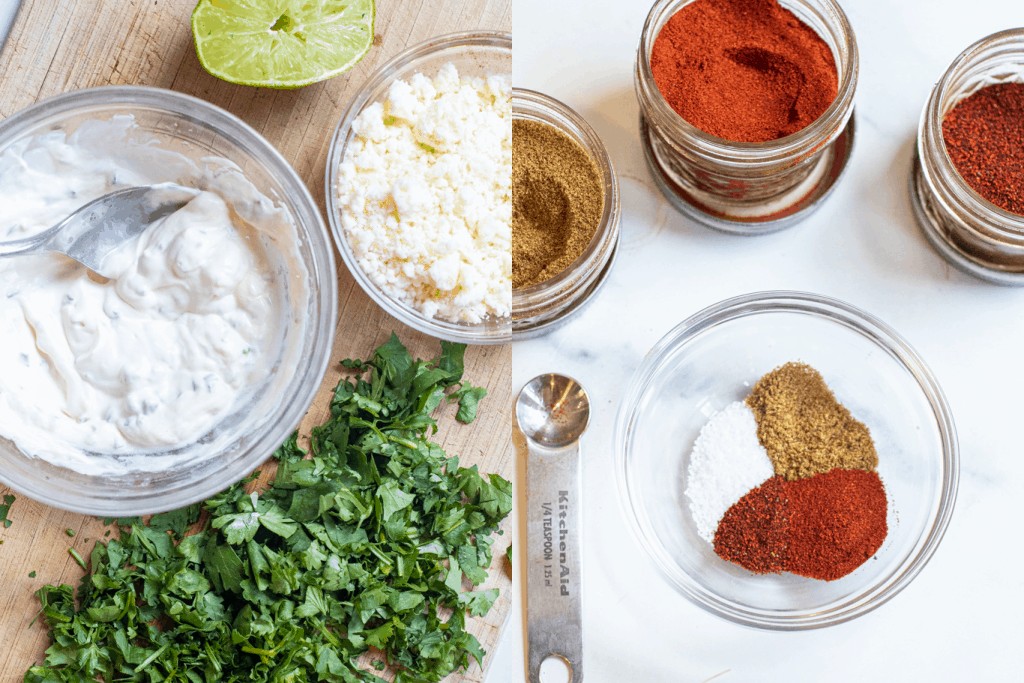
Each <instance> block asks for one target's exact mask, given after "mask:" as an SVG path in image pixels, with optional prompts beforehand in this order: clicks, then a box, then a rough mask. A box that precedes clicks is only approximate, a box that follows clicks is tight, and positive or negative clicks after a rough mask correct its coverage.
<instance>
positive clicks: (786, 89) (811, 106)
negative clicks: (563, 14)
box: [650, 0, 839, 142]
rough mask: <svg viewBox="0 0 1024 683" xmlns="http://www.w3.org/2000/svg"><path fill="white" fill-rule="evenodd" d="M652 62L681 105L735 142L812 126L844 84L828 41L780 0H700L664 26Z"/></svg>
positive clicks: (694, 119)
mask: <svg viewBox="0 0 1024 683" xmlns="http://www.w3.org/2000/svg"><path fill="white" fill-rule="evenodd" d="M650 63H651V71H652V72H653V74H654V82H655V83H656V84H657V86H658V90H660V91H661V94H662V95H663V96H664V97H665V100H666V101H667V102H668V104H669V106H671V107H672V109H674V110H675V111H676V113H678V114H679V115H680V116H682V117H683V118H684V119H685V120H686V121H688V122H689V123H690V124H692V125H694V126H696V127H697V128H700V129H701V130H703V131H704V132H706V133H710V134H711V135H715V136H718V137H720V138H725V139H726V140H731V141H733V142H767V141H769V140H775V139H777V138H781V137H785V136H786V135H791V134H793V133H795V132H797V131H799V130H801V129H803V128H806V127H807V126H808V125H810V124H811V123H812V122H814V121H815V120H816V119H817V118H818V117H820V116H821V115H822V114H823V113H824V112H825V110H826V109H828V107H829V105H831V104H832V102H833V101H834V100H835V99H836V95H837V93H838V88H839V75H838V73H837V70H836V63H835V58H834V56H833V55H832V50H831V49H829V46H828V44H827V43H826V42H825V41H824V40H823V39H822V38H821V37H820V36H819V35H818V34H817V33H815V32H814V30H813V29H812V28H810V27H809V26H807V25H806V24H804V23H803V22H802V21H800V20H799V19H798V18H797V17H796V16H795V15H794V14H793V13H792V12H790V11H789V10H786V9H783V8H782V6H781V5H779V3H778V1H777V0H696V1H695V2H693V3H691V4H688V5H686V6H684V7H683V8H682V9H681V10H679V11H678V12H676V13H675V14H674V15H673V16H672V17H671V18H670V19H669V20H668V22H667V23H666V24H665V26H664V27H663V28H662V29H661V31H660V32H659V33H658V37H657V38H655V40H654V45H653V46H652V50H651V61H650Z"/></svg>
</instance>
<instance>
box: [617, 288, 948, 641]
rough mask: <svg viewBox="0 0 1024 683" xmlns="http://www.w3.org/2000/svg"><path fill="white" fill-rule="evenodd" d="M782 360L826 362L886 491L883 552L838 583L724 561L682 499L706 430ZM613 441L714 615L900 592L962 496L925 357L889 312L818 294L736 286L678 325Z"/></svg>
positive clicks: (664, 543) (763, 622)
mask: <svg viewBox="0 0 1024 683" xmlns="http://www.w3.org/2000/svg"><path fill="white" fill-rule="evenodd" d="M787 361H802V362H805V363H808V364H810V365H811V366H813V367H815V368H817V369H818V370H819V371H820V372H821V373H822V375H823V376H824V378H825V381H826V382H827V383H828V384H829V386H830V387H831V388H832V390H833V391H834V392H835V394H836V397H837V398H838V399H839V400H840V401H841V402H842V403H844V404H845V405H846V406H847V407H848V408H849V409H850V411H851V412H852V413H853V415H854V416H855V417H856V418H858V419H859V420H861V421H863V422H864V423H865V424H867V426H868V427H869V428H870V429H871V434H872V436H873V438H874V440H875V445H876V447H877V450H878V460H879V464H878V473H879V475H880V476H881V477H882V481H883V482H884V484H885V488H886V493H887V495H888V497H889V510H888V525H889V534H888V536H887V538H886V539H885V542H884V543H883V545H882V547H881V549H879V551H878V553H877V555H876V556H875V557H874V559H872V560H868V561H867V562H866V563H865V564H864V565H862V566H861V567H860V568H858V569H857V570H856V571H854V572H853V573H852V574H849V575H848V576H845V577H843V578H842V579H839V580H837V581H831V582H826V581H816V580H813V579H807V578H803V577H800V576H796V575H793V574H773V575H755V574H752V573H750V572H748V571H746V570H745V569H743V568H741V567H739V566H737V565H734V564H731V563H729V562H726V561H725V560H722V559H720V558H719V557H718V556H717V555H716V554H715V553H714V550H713V549H712V547H711V545H710V544H709V543H707V542H706V541H704V540H703V539H702V538H701V537H700V536H698V535H697V529H696V527H695V525H694V522H693V519H692V518H691V516H690V511H689V507H688V504H687V501H686V499H685V497H684V490H685V487H686V476H687V466H688V464H689V457H690V451H691V449H692V447H693V443H694V440H695V439H696V438H697V434H698V433H699V432H700V429H701V427H702V426H703V425H704V424H705V423H707V421H708V419H709V418H710V417H711V416H712V415H713V414H714V413H715V412H717V411H719V410H721V409H723V408H725V407H726V406H727V405H728V404H730V403H732V402H733V401H739V400H743V399H744V398H745V397H746V396H747V394H748V393H749V392H750V390H751V388H752V386H753V384H754V383H755V382H756V381H757V380H758V379H759V378H760V377H761V376H762V375H764V374H765V373H766V372H769V371H770V370H772V369H773V368H775V367H777V366H779V365H782V364H783V363H786V362H787ZM615 444H616V448H617V462H616V466H617V471H618V475H619V482H620V489H621V493H622V499H623V501H624V504H625V507H626V512H627V516H628V517H629V518H630V520H631V522H632V527H633V530H634V531H635V533H636V535H637V538H638V540H639V542H640V545H641V546H643V548H644V549H645V550H646V551H647V553H648V554H649V555H650V556H651V558H652V559H653V560H654V562H655V564H656V565H657V566H658V568H659V569H660V570H661V572H662V573H663V575H664V576H665V577H666V578H667V579H668V582H669V583H670V584H671V585H672V586H673V587H674V588H675V589H676V590H677V591H678V592H680V593H682V594H683V595H684V596H685V597H687V598H688V599H690V600H691V601H692V602H694V603H695V604H697V605H698V606H700V607H702V608H704V609H706V610H707V611H709V612H711V613H713V614H717V615H718V616H721V617H724V618H726V619H729V620H731V621H734V622H738V623H741V624H746V625H749V626H755V627H759V628H765V629H772V630H798V629H809V628H817V627H822V626H829V625H833V624H838V623H841V622H844V621H848V620H850V619H853V618H855V617H857V616H860V615H862V614H865V613H866V612H869V611H871V610H872V609H874V608H876V607H878V606H879V605H881V604H882V603H884V602H886V601H887V600H889V599H890V598H892V597H893V596H894V595H896V593H898V592H899V591H900V590H902V589H903V588H905V587H906V586H907V584H909V583H910V581H911V580H913V578H914V577H915V576H916V575H917V573H918V572H919V571H921V569H922V568H923V567H924V565H925V564H926V563H927V561H928V559H929V558H930V557H931V556H932V553H934V552H935V549H936V547H937V546H938V544H939V541H940V540H941V539H942V535H943V533H944V531H945V529H946V525H947V524H948V523H949V519H950V515H951V514H952V512H953V503H954V500H955V498H956V488H957V478H958V471H959V469H958V468H959V456H958V450H957V441H956V430H955V428H954V426H953V419H952V417H951V415H950V412H949V408H948V406H947V404H946V400H945V398H943V395H942V392H941V390H940V389H939V387H938V384H936V382H935V379H934V378H933V377H932V375H931V373H930V372H929V370H928V368H927V367H926V366H925V365H924V363H923V362H922V361H921V359H920V358H919V357H918V356H917V354H916V353H915V352H914V351H913V349H911V348H910V346H909V345H908V344H907V343H906V342H905V341H903V340H902V339H901V338H900V337H899V336H898V335H897V334H896V333H895V332H894V331H893V330H892V329H891V328H889V327H887V326H886V325H885V324H884V323H882V322H880V321H878V320H876V319H875V318H873V317H871V316H869V315H867V314H866V313H863V312H861V311H859V310H857V309H855V308H853V307H852V306H849V305H847V304H844V303H842V302H839V301H836V300H834V299H828V298H825V297H820V296H816V295H813V294H802V293H794V292H765V293H757V294H750V295H746V296H741V297H738V298H735V299H730V300H728V301H725V302H722V303H720V304H717V305H715V306H712V307H710V308H708V309H705V310H704V311H701V312H700V313H698V314H696V315H694V316H693V317H691V318H689V319H688V320H686V321H684V322H683V323H681V324H680V325H679V326H677V327H676V328H675V329H674V330H672V331H671V332H670V333H669V334H667V335H666V336H665V337H664V338H663V339H662V340H661V341H660V342H658V344H657V345H656V346H655V347H654V348H653V349H652V350H651V352H650V353H649V354H648V355H647V357H646V358H645V359H644V361H643V363H642V364H641V366H640V368H639V370H637V372H636V374H635V375H634V377H633V380H632V382H631V383H630V385H629V387H628V389H627V391H626V394H625V397H624V398H623V401H622V404H621V406H620V408H619V414H618V421H617V425H616V436H615Z"/></svg>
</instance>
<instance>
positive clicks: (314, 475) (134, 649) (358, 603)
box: [25, 335, 512, 683]
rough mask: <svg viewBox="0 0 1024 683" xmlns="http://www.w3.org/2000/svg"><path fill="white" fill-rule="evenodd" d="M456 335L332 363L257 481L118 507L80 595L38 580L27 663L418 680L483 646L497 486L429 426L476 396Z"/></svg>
mask: <svg viewBox="0 0 1024 683" xmlns="http://www.w3.org/2000/svg"><path fill="white" fill-rule="evenodd" d="M463 353H464V347H462V346H459V345H455V344H446V343H442V351H441V354H440V355H439V356H438V357H437V358H435V359H434V360H432V361H422V360H416V361H414V360H413V359H412V357H411V356H410V355H409V352H408V351H407V350H406V348H405V347H404V346H402V344H401V343H400V342H399V341H398V339H397V337H395V336H394V335H392V337H391V339H390V340H389V341H388V342H387V343H385V344H383V345H382V346H381V347H380V348H378V349H377V350H376V352H375V353H374V355H373V358H371V359H369V360H351V359H349V360H346V361H344V362H343V363H342V367H343V368H345V369H346V370H347V371H348V372H349V373H350V374H351V376H350V377H348V378H346V379H343V380H342V381H341V382H340V383H339V384H338V386H337V387H336V388H335V391H334V396H333V399H332V401H331V406H330V417H329V418H328V420H327V421H326V422H325V423H324V424H322V425H319V426H317V427H315V428H313V430H312V435H311V438H310V445H311V449H310V450H311V453H310V454H307V453H305V452H304V451H303V450H302V449H301V448H300V447H299V445H298V441H297V438H296V436H295V435H293V436H292V437H291V438H290V439H289V440H288V441H286V442H285V443H284V444H283V445H282V446H281V447H280V448H279V449H278V451H277V453H276V454H275V457H276V459H277V461H278V468H277V473H276V475H275V478H274V479H273V481H272V482H271V484H270V486H269V488H268V489H267V490H265V491H262V492H259V493H257V492H251V491H249V490H247V487H246V486H245V484H247V483H249V482H251V478H250V479H249V480H246V481H244V482H240V483H238V484H235V485H234V486H232V487H230V488H229V489H227V490H226V491H223V492H221V493H220V494H218V495H216V496H214V497H213V498H211V499H209V500H207V501H206V502H205V503H203V504H202V506H198V505H197V506H192V507H189V508H185V509H183V510H176V511H173V512H169V513H164V514H162V515H155V516H154V517H153V518H152V519H151V520H150V521H149V523H148V524H143V523H142V522H141V521H140V520H137V519H135V520H117V524H118V526H117V530H118V532H119V533H118V534H117V537H115V538H112V539H110V540H109V541H106V542H104V541H100V542H97V543H96V545H95V547H94V548H93V550H92V553H91V556H90V563H89V567H90V568H89V570H88V571H87V574H86V577H85V578H84V579H83V581H82V583H81V585H80V586H79V588H78V591H77V595H76V594H75V591H74V590H73V589H72V587H71V586H66V585H64V586H50V585H48V586H43V587H42V588H40V589H39V590H38V591H37V593H36V594H37V595H38V597H39V601H40V603H41V604H42V615H43V618H44V620H45V622H46V624H47V626H48V627H49V629H50V637H51V640H52V644H51V646H50V648H49V649H48V650H47V651H46V658H45V660H44V662H43V664H41V665H39V666H34V667H32V668H31V669H30V670H29V671H28V672H27V673H26V675H25V681H26V682H27V683H61V682H64V681H69V682H70V681H76V682H77V681H103V682H105V683H112V682H113V681H118V682H120V681H132V682H139V683H143V682H145V683H150V682H156V681H182V682H194V683H202V682H203V681H214V680H215V681H223V682H224V683H242V682H243V681H244V682H250V681H251V682H256V683H263V682H265V683H271V682H273V683H277V682H278V681H281V682H286V681H294V682H295V683H300V682H309V683H312V682H313V681H332V682H333V681H337V682H340V683H369V682H374V683H381V682H383V681H384V680H385V679H383V678H381V677H380V676H379V675H378V673H379V672H381V671H384V670H385V669H387V668H389V667H390V668H391V669H392V671H391V673H393V674H394V676H393V680H394V683H428V682H434V681H439V680H441V679H442V678H444V677H445V676H447V675H448V674H449V673H451V672H453V671H455V670H457V669H460V668H462V667H465V666H467V665H468V664H469V663H470V661H471V660H474V659H475V660H477V661H481V660H482V658H483V656H484V652H483V649H482V648H481V646H480V643H479V642H478V641H477V639H476V638H475V637H474V636H473V635H472V634H470V633H469V632H468V631H467V630H466V621H467V618H468V615H472V616H478V615H483V614H486V613H487V611H488V610H490V608H491V606H492V605H493V603H494V601H495V600H496V599H497V597H498V591H497V590H495V589H483V588H479V586H480V584H481V583H483V582H484V581H485V580H486V579H487V568H488V567H489V566H490V564H491V546H492V543H493V541H494V534H495V533H500V532H499V531H498V525H499V524H500V523H501V520H502V519H504V518H505V517H506V516H507V515H508V513H509V511H510V510H511V507H512V491H511V485H510V484H509V482H508V481H506V480H505V479H503V478H501V477H499V476H497V475H493V474H492V475H489V476H483V475H481V474H480V473H479V472H478V471H477V469H476V468H475V467H472V468H463V467H460V466H459V460H458V458H457V457H449V456H448V455H447V454H446V453H445V452H444V451H443V450H442V449H441V447H440V446H439V445H438V444H436V443H434V442H432V441H430V440H429V438H428V436H429V435H430V434H433V433H434V432H435V431H436V429H437V424H436V422H435V421H434V418H433V417H432V413H433V412H434V411H435V410H436V409H437V408H438V407H439V406H440V405H441V404H442V403H443V402H444V399H445V396H446V395H448V396H449V397H450V399H449V400H451V401H458V402H459V411H458V412H459V415H461V418H465V421H469V420H471V419H472V418H473V417H474V416H475V414H476V407H477V403H478V402H479V400H480V398H481V397H482V396H483V391H482V390H478V389H476V388H474V387H470V386H469V385H468V384H463V383H462V373H463ZM461 418H460V419H461ZM201 512H202V513H205V514H204V515H203V516H202V517H201V516H200V513H201ZM113 521H114V520H109V521H108V523H110V522H113ZM69 553H71V555H72V557H74V558H75V559H76V561H78V562H79V564H81V565H82V566H83V567H84V566H85V562H84V560H82V558H81V557H80V556H79V555H78V553H77V552H75V551H74V549H71V550H69ZM370 650H373V655H374V656H373V657H372V659H370V660H369V661H370V663H369V665H368V666H369V667H372V668H360V667H359V666H358V665H357V660H358V659H359V658H360V656H361V655H363V654H364V653H366V652H368V651H370ZM375 672H377V673H375ZM388 680H392V677H391V675H390V674H389V678H388Z"/></svg>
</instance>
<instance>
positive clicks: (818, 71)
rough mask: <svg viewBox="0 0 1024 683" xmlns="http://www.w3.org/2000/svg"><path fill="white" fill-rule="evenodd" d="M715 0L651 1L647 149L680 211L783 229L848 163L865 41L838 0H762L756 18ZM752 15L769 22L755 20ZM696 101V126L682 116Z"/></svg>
mask: <svg viewBox="0 0 1024 683" xmlns="http://www.w3.org/2000/svg"><path fill="white" fill-rule="evenodd" d="M709 3H710V0H658V2H655V4H654V6H653V7H652V8H651V11H650V13H649V15H648V17H647V21H646V23H645V24H644V28H643V33H642V35H641V38H640V45H639V48H638V51H637V59H636V70H635V87H636V95H637V99H638V101H639V103H640V133H641V135H640V137H641V144H642V147H643V149H644V153H645V156H646V159H647V162H648V166H649V167H650V169H651V172H652V174H653V176H654V179H655V181H656V183H657V184H658V186H659V188H660V189H661V191H662V192H663V194H664V195H665V196H666V197H667V198H668V199H669V201H670V202H671V203H672V205H673V206H674V207H675V208H677V209H678V210H679V211H681V212H682V213H684V214H686V215H687V216H689V217H690V218H693V219H694V220H696V221H698V222H700V223H702V224H704V225H706V226H709V227H712V228H715V229H718V230H722V231H725V232H730V233H736V234H747V235H757V234H766V233H770V232H774V231H777V230H780V229H783V228H786V227H789V226H791V225H793V224H795V223H796V222H798V221H800V220H802V219H804V218H806V217H807V215H808V214H809V213H811V212H812V211H813V210H814V209H815V208H817V207H818V206H819V205H820V203H821V201H823V200H824V199H825V198H826V197H827V196H828V194H829V193H830V192H831V190H832V189H833V188H834V187H835V185H836V183H837V182H838V181H839V178H840V176H841V175H842V173H843V171H844V170H845V168H846V166H847V162H848V160H849V157H850V154H851V152H852V148H853V140H854V133H855V124H854V118H853V109H854V93H855V91H856V89H857V74H858V53H857V42H856V39H855V37H854V33H853V29H852V28H851V26H850V24H849V22H848V21H847V18H846V15H845V14H844V13H843V10H842V9H841V8H840V6H839V5H838V3H836V2H835V1H834V0H781V2H776V0H757V7H756V8H755V9H756V12H755V13H754V14H753V15H751V13H750V12H748V11H746V10H747V9H750V8H749V7H745V6H744V5H743V3H739V4H737V1H736V0H727V1H726V2H722V3H717V5H716V6H715V7H712V8H711V9H708V8H707V5H708V4H709ZM748 4H749V3H748ZM734 6H735V7H734ZM730 8H733V9H734V10H735V12H734V13H733V15H732V18H730V15H729V14H728V13H729V12H730V11H731V10H730ZM684 10H685V12H686V13H684ZM750 16H756V17H759V18H760V19H757V20H755V21H754V24H753V25H749V24H750V22H749V21H748V18H749V17H750ZM792 17H795V18H796V19H797V20H798V21H797V22H796V23H795V24H794V22H793V21H792V20H791V18H792ZM732 19H736V21H738V22H739V23H740V25H739V28H737V27H736V26H733V25H732V24H730V23H729V22H730V21H732ZM758 21H760V22H761V23H757V22H758ZM782 32H788V33H787V35H786V36H785V39H783V38H780V34H781V33H782ZM663 33H664V35H663ZM790 33H791V34H792V35H789V34H790ZM787 46H789V47H787ZM790 48H792V50H793V51H792V54H784V53H783V52H780V51H783V50H788V49H790ZM705 50H706V52H707V54H706V59H705V55H704V54H703V53H701V52H699V51H705ZM695 51H696V52H695ZM652 59H653V60H654V62H653V63H654V64H655V66H656V67H657V68H652ZM833 69H834V71H835V73H834V74H833V73H831V70H833ZM818 80H820V81H822V82H821V83H818V82H817V81H818ZM659 81H660V85H659ZM806 83H811V84H816V85H817V86H818V87H817V88H816V89H811V88H805V84H806ZM663 88H664V90H663ZM808 90H813V92H812V93H811V96H810V97H809V98H808V101H807V102H802V101H801V99H800V98H802V97H803V93H804V91H808ZM794 98H796V99H794ZM670 99H671V102H670V101H669V100H670ZM691 102H693V103H696V104H694V107H697V106H698V105H700V106H702V107H704V109H703V110H700V109H699V108H698V109H694V110H693V111H692V112H690V113H689V115H690V116H691V118H693V119H694V121H689V120H687V119H686V118H684V116H683V115H682V114H681V113H679V110H683V111H686V110H689V109H693V107H691V106H690V104H691ZM829 102H830V103H829ZM826 105H827V106H826ZM695 123H700V124H701V125H702V126H703V127H698V125H695ZM708 129H714V131H715V133H717V134H713V133H711V132H708Z"/></svg>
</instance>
